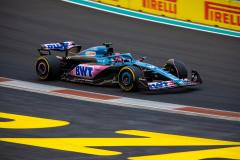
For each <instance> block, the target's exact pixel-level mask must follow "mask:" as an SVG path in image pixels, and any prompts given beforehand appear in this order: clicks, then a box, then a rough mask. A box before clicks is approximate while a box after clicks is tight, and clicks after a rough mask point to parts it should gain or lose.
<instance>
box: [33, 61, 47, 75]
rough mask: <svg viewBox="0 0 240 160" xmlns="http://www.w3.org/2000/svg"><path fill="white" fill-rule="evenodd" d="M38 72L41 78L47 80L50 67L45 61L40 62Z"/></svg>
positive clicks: (37, 67)
mask: <svg viewBox="0 0 240 160" xmlns="http://www.w3.org/2000/svg"><path fill="white" fill-rule="evenodd" d="M36 70H37V73H38V75H39V76H40V78H45V77H46V76H47V75H48V65H47V64H46V62H45V61H40V62H38V63H37V66H36Z"/></svg>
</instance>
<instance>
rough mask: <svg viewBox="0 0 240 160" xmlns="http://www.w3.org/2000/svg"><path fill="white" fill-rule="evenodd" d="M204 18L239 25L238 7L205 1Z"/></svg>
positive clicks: (239, 11)
mask: <svg viewBox="0 0 240 160" xmlns="http://www.w3.org/2000/svg"><path fill="white" fill-rule="evenodd" d="M205 20H208V21H212V22H218V23H221V24H229V25H233V26H240V7H237V6H231V5H226V4H221V3H215V2H210V1H205Z"/></svg>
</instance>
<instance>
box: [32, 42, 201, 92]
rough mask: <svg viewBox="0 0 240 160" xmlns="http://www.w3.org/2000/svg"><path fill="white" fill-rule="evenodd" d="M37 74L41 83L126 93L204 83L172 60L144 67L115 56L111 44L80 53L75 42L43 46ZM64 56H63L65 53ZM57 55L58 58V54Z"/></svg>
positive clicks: (124, 55) (126, 55)
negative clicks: (116, 89) (117, 89)
mask: <svg viewBox="0 0 240 160" xmlns="http://www.w3.org/2000/svg"><path fill="white" fill-rule="evenodd" d="M38 51H39V54H40V56H39V57H38V59H37V61H36V66H35V67H36V72H37V75H38V77H39V78H40V79H41V80H54V79H59V78H60V79H61V80H66V81H73V82H80V83H88V84H94V85H109V84H111V85H114V84H117V85H119V86H120V87H121V89H122V90H124V91H134V90H136V89H138V88H145V89H148V90H159V89H168V88H178V87H188V86H196V85H199V84H201V83H202V80H201V78H200V75H199V73H198V72H197V71H195V70H192V73H191V77H190V78H189V79H188V71H187V69H186V67H185V65H184V63H182V62H180V61H177V60H174V59H169V60H168V61H167V62H166V64H165V65H163V67H158V66H155V65H152V64H148V63H144V62H143V61H144V59H145V58H144V57H142V58H141V59H139V60H136V59H134V58H133V56H132V55H131V54H130V53H114V50H113V48H112V47H111V43H103V45H100V46H95V47H91V48H88V49H86V50H83V51H81V46H80V45H76V44H75V43H74V42H73V41H66V42H62V43H48V44H42V45H41V48H40V49H38ZM62 52H64V53H62ZM55 53H58V54H55Z"/></svg>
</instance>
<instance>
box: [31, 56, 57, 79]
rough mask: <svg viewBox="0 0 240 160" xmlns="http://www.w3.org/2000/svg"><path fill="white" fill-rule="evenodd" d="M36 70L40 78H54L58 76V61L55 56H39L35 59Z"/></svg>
mask: <svg viewBox="0 0 240 160" xmlns="http://www.w3.org/2000/svg"><path fill="white" fill-rule="evenodd" d="M35 67H36V72H37V75H38V77H39V78H40V79H41V80H54V79H57V78H59V76H60V61H59V60H58V59H57V57H56V56H53V55H47V56H40V57H39V58H38V59H37V61H36V66H35Z"/></svg>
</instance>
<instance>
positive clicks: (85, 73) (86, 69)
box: [69, 64, 109, 79]
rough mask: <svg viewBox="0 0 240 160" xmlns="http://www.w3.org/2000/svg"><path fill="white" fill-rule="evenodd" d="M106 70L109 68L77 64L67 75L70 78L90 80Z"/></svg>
mask: <svg viewBox="0 0 240 160" xmlns="http://www.w3.org/2000/svg"><path fill="white" fill-rule="evenodd" d="M106 68H109V66H106V65H91V64H79V65H77V66H76V67H75V68H74V69H73V70H72V71H71V72H70V73H69V74H70V75H72V76H77V77H82V78H88V79H92V78H94V77H95V76H96V75H98V74H99V73H100V72H101V71H103V70H105V69H106Z"/></svg>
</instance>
